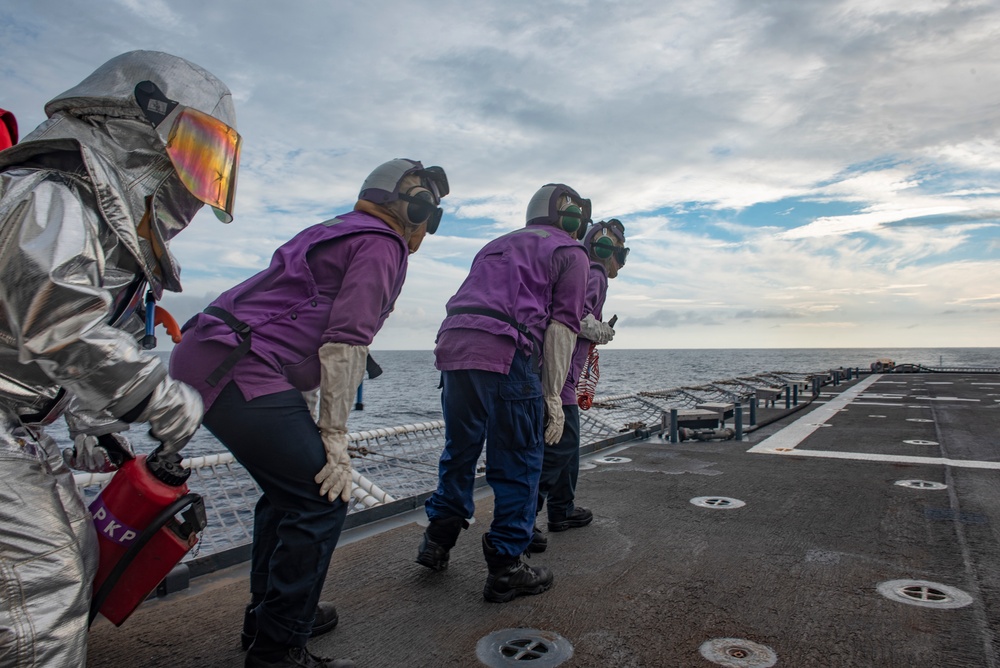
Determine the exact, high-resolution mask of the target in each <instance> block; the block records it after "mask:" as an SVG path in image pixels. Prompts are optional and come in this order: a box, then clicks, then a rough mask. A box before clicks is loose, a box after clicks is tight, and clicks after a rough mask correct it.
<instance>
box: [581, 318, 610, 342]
mask: <svg viewBox="0 0 1000 668" xmlns="http://www.w3.org/2000/svg"><path fill="white" fill-rule="evenodd" d="M580 336H582V337H583V338H585V339H587V340H588V341H593V342H594V343H596V344H597V345H599V346H603V345H604V344H605V343H610V342H611V339H613V338H615V330H613V329H611V326H610V325H608V324H607V323H603V322H601V321H600V320H598V319H597V318H595V317H594V314H593V313H588V314H587V315H585V316H584V317H583V320H581V321H580Z"/></svg>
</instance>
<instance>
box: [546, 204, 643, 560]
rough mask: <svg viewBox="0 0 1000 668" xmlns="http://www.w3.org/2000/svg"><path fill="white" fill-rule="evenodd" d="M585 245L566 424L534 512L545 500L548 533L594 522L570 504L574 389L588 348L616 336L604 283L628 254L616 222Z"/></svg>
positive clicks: (597, 227) (597, 228) (576, 455)
mask: <svg viewBox="0 0 1000 668" xmlns="http://www.w3.org/2000/svg"><path fill="white" fill-rule="evenodd" d="M583 246H584V248H586V249H587V253H588V254H589V255H590V275H589V277H588V280H587V300H586V304H585V306H584V309H583V312H584V316H583V320H582V321H581V322H580V336H579V338H578V339H577V342H576V350H575V351H574V352H573V362H572V364H570V368H569V375H568V376H567V378H566V384H565V385H564V386H563V389H562V394H561V395H560V396H561V398H562V410H563V413H564V415H565V416H566V426H565V428H564V429H563V434H562V438H561V439H559V442H558V443H554V444H552V445H549V446H547V447H546V448H545V458H544V463H543V464H542V477H541V479H540V480H539V483H538V505H537V508H536V513H537V512H541V510H542V508H543V507H546V505H545V504H546V501H547V502H548V506H547V507H546V508H547V512H548V518H549V523H548V526H549V531H565V530H567V529H574V528H578V527H585V526H587V525H588V524H590V523H591V521H593V519H594V514H593V513H592V512H590V510H588V509H586V508H582V507H580V506H577V505H575V504H574V499H575V498H576V482H577V479H578V478H579V476H580V407H579V405H577V391H576V389H577V388H576V386H577V382H578V381H579V379H580V374H581V372H582V371H583V367H584V365H585V364H586V362H587V357H588V355H589V353H590V347H591V345H604V344H606V343H608V342H610V341H611V339H613V338H614V336H615V331H614V330H613V329H612V328H611V326H610V325H608V324H607V323H605V322H602V321H601V318H602V313H603V310H604V300H605V299H606V297H607V294H608V279H609V278H615V277H616V276H618V270H619V269H621V268H622V266H624V264H625V258H626V256H627V255H628V248H625V226H624V225H622V223H621V221H619V220H618V219H616V218H612V219H611V220H610V221H607V222H604V221H601V222H600V223H596V224H594V225H593V226H591V228H590V230H589V231H588V232H587V234H586V236H585V237H584V239H583ZM547 545H548V542H547V540H546V538H545V536H544V535H542V534H541V533H540V532H539V531H538V529H537V527H536V528H535V531H534V535H533V536H532V539H531V551H532V552H544V551H545V548H546V547H547Z"/></svg>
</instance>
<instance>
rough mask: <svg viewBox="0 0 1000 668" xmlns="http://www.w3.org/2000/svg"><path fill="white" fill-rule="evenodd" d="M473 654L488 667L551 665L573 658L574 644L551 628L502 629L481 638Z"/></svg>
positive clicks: (550, 666)
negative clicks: (553, 631) (540, 629)
mask: <svg viewBox="0 0 1000 668" xmlns="http://www.w3.org/2000/svg"><path fill="white" fill-rule="evenodd" d="M476 657H477V658H478V659H479V660H480V661H481V662H482V663H483V664H485V665H487V666H489V667H490V668H504V666H521V665H527V666H532V668H554V667H555V666H558V665H560V664H561V663H563V662H564V661H566V660H567V659H570V658H572V657H573V646H572V645H571V644H570V642H569V641H568V640H566V639H565V638H563V637H562V636H561V635H559V634H558V633H552V632H551V631H539V630H538V629H502V630H500V631H494V632H493V633H491V634H489V635H487V636H484V637H483V638H482V639H480V641H479V642H478V643H477V644H476Z"/></svg>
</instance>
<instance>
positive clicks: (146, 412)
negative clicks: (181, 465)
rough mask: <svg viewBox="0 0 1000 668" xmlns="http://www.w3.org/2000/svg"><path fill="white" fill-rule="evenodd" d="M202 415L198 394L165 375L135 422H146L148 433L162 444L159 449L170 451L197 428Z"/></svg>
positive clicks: (174, 451) (183, 441) (170, 452)
mask: <svg viewBox="0 0 1000 668" xmlns="http://www.w3.org/2000/svg"><path fill="white" fill-rule="evenodd" d="M204 414H205V409H204V406H203V405H202V402H201V395H200V394H198V393H197V392H196V391H195V390H193V389H192V388H191V387H189V386H187V385H185V384H184V383H182V382H180V381H178V380H174V379H173V378H170V377H167V378H164V379H163V380H161V381H160V382H159V384H158V385H157V386H156V387H155V388H154V389H153V393H152V394H151V395H150V397H149V403H147V404H146V408H145V409H143V411H142V413H141V414H140V415H139V417H138V418H137V419H136V422H148V423H149V434H150V436H152V437H153V438H155V439H156V440H158V441H159V442H160V443H162V444H163V446H162V448H161V452H162V453H163V454H174V453H177V452H179V451H180V449H181V448H183V447H184V446H185V445H187V442H188V441H189V440H191V437H192V436H193V435H194V433H195V432H196V431H198V427H199V426H201V419H202V417H203V416H204Z"/></svg>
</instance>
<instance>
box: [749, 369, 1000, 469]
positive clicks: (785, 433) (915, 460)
mask: <svg viewBox="0 0 1000 668" xmlns="http://www.w3.org/2000/svg"><path fill="white" fill-rule="evenodd" d="M876 380H878V378H877V377H876V376H869V377H868V378H866V379H865V380H863V381H861V382H859V383H858V384H857V385H855V386H854V387H852V388H851V389H849V390H846V391H844V392H842V393H841V394H840V395H839V396H838V397H837V398H836V399H832V400H830V402H829V403H827V404H826V405H824V406H822V407H820V408H817V409H816V410H814V411H812V412H811V413H809V414H807V415H804V416H802V417H800V418H799V419H798V420H796V421H795V422H793V423H792V424H790V425H788V426H787V427H785V428H784V429H782V430H781V431H779V432H778V433H776V434H774V435H773V436H769V437H768V438H765V439H764V440H763V441H761V442H760V443H758V444H757V445H755V446H754V447H752V448H750V449H749V450H747V452H752V453H756V454H767V455H796V456H800V457H819V458H824V459H850V460H855V461H867V462H894V463H901V464H936V465H939V466H956V467H959V468H968V469H997V470H1000V462H984V461H976V460H961V459H949V458H947V457H910V456H906V455H883V454H867V453H863V452H833V451H826V450H796V447H797V446H798V445H799V444H800V443H802V441H804V440H805V439H806V438H807V437H808V436H810V435H811V434H812V433H813V432H814V431H816V430H817V429H819V425H820V424H822V423H823V422H826V421H827V420H829V419H830V418H831V417H833V416H834V415H836V414H837V412H838V411H840V409H841V408H843V407H844V406H846V405H847V404H849V403H851V400H852V399H854V398H855V397H856V396H857V395H859V394H861V393H862V392H864V390H865V389H866V388H867V387H868V386H869V385H871V384H872V383H873V382H875V381H876ZM892 405H894V406H895V405H898V404H892ZM912 408H918V407H917V406H913V407H912ZM920 408H923V407H922V406H921V407H920ZM779 448H780V450H779Z"/></svg>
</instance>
